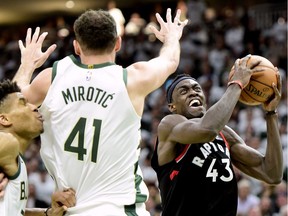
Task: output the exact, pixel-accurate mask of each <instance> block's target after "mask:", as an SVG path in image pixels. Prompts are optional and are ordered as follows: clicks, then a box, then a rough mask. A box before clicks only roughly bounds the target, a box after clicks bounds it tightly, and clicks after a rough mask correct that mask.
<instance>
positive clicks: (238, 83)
mask: <svg viewBox="0 0 288 216" xmlns="http://www.w3.org/2000/svg"><path fill="white" fill-rule="evenodd" d="M234 83H235V84H237V85H239V86H240V88H241V90H243V89H244V86H243V84H242V83H241V82H240V81H239V80H232V81H230V82H228V86H230V85H232V84H234Z"/></svg>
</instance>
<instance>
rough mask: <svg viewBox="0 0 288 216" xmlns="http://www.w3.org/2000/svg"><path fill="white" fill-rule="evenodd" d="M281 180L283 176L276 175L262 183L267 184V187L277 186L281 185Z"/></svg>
mask: <svg viewBox="0 0 288 216" xmlns="http://www.w3.org/2000/svg"><path fill="white" fill-rule="evenodd" d="M282 179H283V174H282V173H281V174H276V175H273V176H270V177H267V178H266V179H265V180H264V181H265V183H267V184H269V185H278V184H280V183H281V181H282Z"/></svg>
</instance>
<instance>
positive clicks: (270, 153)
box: [225, 72, 283, 184]
mask: <svg viewBox="0 0 288 216" xmlns="http://www.w3.org/2000/svg"><path fill="white" fill-rule="evenodd" d="M277 79H278V82H277V83H278V85H277V87H276V85H275V84H273V87H274V92H275V94H274V98H273V99H272V100H270V101H268V102H267V103H265V104H263V108H264V110H265V111H266V124H267V148H266V153H265V155H262V154H260V153H259V152H258V151H256V150H255V149H252V148H251V147H249V146H247V145H246V144H245V143H244V141H243V140H242V139H241V138H240V137H239V136H238V135H237V134H236V133H235V132H233V131H232V130H231V129H227V128H226V129H225V131H226V132H225V137H226V138H227V141H228V143H229V144H230V145H231V158H232V161H233V163H234V165H235V166H236V167H237V168H239V169H240V170H241V171H242V172H244V173H246V174H248V175H250V176H252V177H254V178H257V179H259V180H262V181H265V182H266V183H269V184H278V183H280V182H281V179H282V176H283V153H282V146H281V140H280V133H279V128H278V117H277V113H276V112H275V110H276V108H277V106H278V104H279V102H280V99H281V94H280V91H281V78H280V75H279V72H278V73H277Z"/></svg>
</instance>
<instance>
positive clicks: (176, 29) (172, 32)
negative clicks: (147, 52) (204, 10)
mask: <svg viewBox="0 0 288 216" xmlns="http://www.w3.org/2000/svg"><path fill="white" fill-rule="evenodd" d="M180 16H181V10H180V9H178V10H177V13H176V16H175V18H174V20H173V22H172V16H171V9H170V8H168V9H167V12H166V21H167V22H164V20H163V19H162V17H161V16H160V14H158V13H156V19H157V21H158V22H159V24H160V30H157V29H156V28H155V26H152V25H151V26H149V28H150V29H151V31H152V32H153V33H154V34H155V36H156V37H157V38H158V40H160V41H161V42H162V43H164V42H165V41H166V40H168V41H169V39H170V38H173V39H174V38H175V37H176V39H177V40H180V38H181V36H182V32H183V28H184V27H185V26H186V25H187V23H188V20H184V21H181V20H180Z"/></svg>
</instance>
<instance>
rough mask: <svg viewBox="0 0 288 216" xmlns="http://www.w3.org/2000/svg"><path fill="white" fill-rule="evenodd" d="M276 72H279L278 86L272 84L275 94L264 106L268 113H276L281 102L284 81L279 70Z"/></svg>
mask: <svg viewBox="0 0 288 216" xmlns="http://www.w3.org/2000/svg"><path fill="white" fill-rule="evenodd" d="M276 70H277V73H276V77H277V85H276V84H275V83H272V87H273V89H274V94H273V95H272V97H271V98H270V99H269V100H268V101H267V102H265V103H263V104H262V106H263V109H264V110H265V111H267V112H269V111H275V110H276V108H277V106H278V104H279V103H280V100H281V89H282V79H281V76H280V73H279V70H278V68H276Z"/></svg>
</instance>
